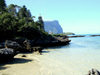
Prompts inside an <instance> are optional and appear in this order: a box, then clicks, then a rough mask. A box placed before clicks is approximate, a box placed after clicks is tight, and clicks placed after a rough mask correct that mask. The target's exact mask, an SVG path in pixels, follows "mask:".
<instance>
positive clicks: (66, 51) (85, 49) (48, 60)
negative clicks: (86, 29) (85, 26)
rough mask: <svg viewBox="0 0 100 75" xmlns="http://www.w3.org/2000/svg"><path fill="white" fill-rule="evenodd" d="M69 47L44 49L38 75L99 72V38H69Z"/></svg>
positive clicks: (76, 74) (40, 58)
mask: <svg viewBox="0 0 100 75" xmlns="http://www.w3.org/2000/svg"><path fill="white" fill-rule="evenodd" d="M70 39H71V40H72V41H71V42H70V44H69V45H66V46H61V47H54V48H49V49H44V51H43V55H41V56H38V58H39V60H40V64H41V65H42V67H41V74H40V75H86V74H87V73H88V71H89V70H90V69H92V68H95V69H98V70H99V71H100V37H79V38H70Z"/></svg>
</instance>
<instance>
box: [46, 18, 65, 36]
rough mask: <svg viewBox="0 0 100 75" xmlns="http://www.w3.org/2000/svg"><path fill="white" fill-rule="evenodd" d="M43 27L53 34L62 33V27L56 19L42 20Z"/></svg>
mask: <svg viewBox="0 0 100 75" xmlns="http://www.w3.org/2000/svg"><path fill="white" fill-rule="evenodd" d="M44 29H45V31H46V32H48V33H53V34H59V33H63V29H62V27H61V25H60V24H59V22H58V21H57V20H55V21H44Z"/></svg>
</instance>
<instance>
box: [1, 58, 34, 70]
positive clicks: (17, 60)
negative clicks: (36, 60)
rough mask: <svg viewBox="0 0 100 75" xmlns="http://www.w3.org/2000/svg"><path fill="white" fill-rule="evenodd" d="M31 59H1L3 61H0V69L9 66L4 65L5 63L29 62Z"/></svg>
mask: <svg viewBox="0 0 100 75" xmlns="http://www.w3.org/2000/svg"><path fill="white" fill-rule="evenodd" d="M31 61H33V60H31V59H23V58H14V59H11V60H8V61H3V62H1V61H0V70H3V69H6V68H9V67H5V65H7V64H19V63H27V62H31Z"/></svg>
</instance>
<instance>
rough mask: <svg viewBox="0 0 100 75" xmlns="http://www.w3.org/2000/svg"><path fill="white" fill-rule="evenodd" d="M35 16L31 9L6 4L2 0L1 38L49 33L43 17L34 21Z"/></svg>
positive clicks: (28, 36) (0, 5)
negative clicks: (45, 28) (45, 29)
mask: <svg viewBox="0 0 100 75" xmlns="http://www.w3.org/2000/svg"><path fill="white" fill-rule="evenodd" d="M34 18H35V16H32V15H31V12H30V10H28V9H27V7H26V6H25V5H24V6H23V7H21V6H18V5H14V4H10V5H9V6H7V5H6V3H5V0H0V34H1V36H0V39H1V40H2V39H12V38H18V37H23V38H27V39H33V38H36V37H40V36H41V35H48V34H47V33H46V32H45V31H44V25H43V20H42V17H41V16H39V17H38V21H34Z"/></svg>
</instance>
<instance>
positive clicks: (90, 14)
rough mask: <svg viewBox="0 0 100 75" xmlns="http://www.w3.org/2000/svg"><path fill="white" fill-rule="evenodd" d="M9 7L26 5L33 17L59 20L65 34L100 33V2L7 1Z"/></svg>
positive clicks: (74, 0) (55, 0) (98, 0)
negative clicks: (10, 5)
mask: <svg viewBox="0 0 100 75" xmlns="http://www.w3.org/2000/svg"><path fill="white" fill-rule="evenodd" d="M6 3H7V5H9V4H17V5H19V6H23V5H26V7H27V8H28V9H29V10H30V11H31V13H32V15H33V16H36V17H38V16H40V15H41V16H42V17H43V20H44V21H52V20H58V21H59V23H60V25H61V27H62V28H63V31H64V32H73V33H76V34H95V33H100V0H6Z"/></svg>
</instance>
